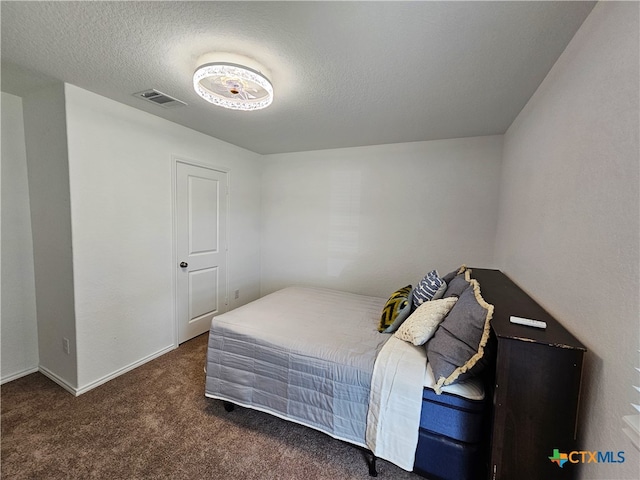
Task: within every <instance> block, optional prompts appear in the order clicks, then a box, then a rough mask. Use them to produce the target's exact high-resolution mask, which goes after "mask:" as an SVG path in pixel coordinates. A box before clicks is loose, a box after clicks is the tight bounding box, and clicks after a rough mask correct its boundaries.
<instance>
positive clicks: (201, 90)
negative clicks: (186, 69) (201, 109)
mask: <svg viewBox="0 0 640 480" xmlns="http://www.w3.org/2000/svg"><path fill="white" fill-rule="evenodd" d="M193 88H194V90H195V91H196V93H197V94H198V95H200V96H201V97H202V98H204V99H205V100H206V101H207V102H211V103H213V104H214V105H218V106H220V107H224V108H230V109H232V110H245V111H251V110H260V109H262V108H266V107H268V106H269V105H271V102H272V101H273V85H271V82H270V81H269V79H268V78H267V77H266V76H265V75H263V74H262V73H261V72H260V71H258V70H254V69H253V68H249V67H245V66H243V65H240V64H237V63H230V62H211V63H205V64H202V65H200V66H199V67H198V68H197V69H196V71H195V73H194V74H193Z"/></svg>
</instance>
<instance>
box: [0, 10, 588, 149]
mask: <svg viewBox="0 0 640 480" xmlns="http://www.w3.org/2000/svg"><path fill="white" fill-rule="evenodd" d="M593 5H594V3H593V2H564V1H560V2H537V1H534V2H6V1H3V2H2V3H1V7H0V8H1V11H0V14H1V16H2V32H1V33H2V67H3V68H2V89H3V91H7V92H9V93H14V94H17V95H24V94H26V93H28V91H29V90H30V89H34V88H38V87H40V86H42V85H43V84H45V83H46V82H47V81H49V80H50V79H58V80H62V81H65V82H68V83H71V84H74V85H77V86H79V87H81V88H85V89H87V90H90V91H93V92H96V93H98V94H100V95H104V96H106V97H109V98H112V99H114V100H117V101H119V102H122V103H125V104H128V105H131V106H133V107H135V108H138V109H140V110H144V111H147V112H149V113H153V114H155V115H158V116H160V117H163V118H166V119H168V120H171V121H174V122H176V123H179V124H182V125H185V126H188V127H190V128H193V129H195V130H198V131H201V132H204V133H206V134H209V135H212V136H214V137H216V138H219V139H222V140H225V141H227V142H230V143H233V144H235V145H239V146H242V147H244V148H247V149H249V150H253V151H255V152H258V153H263V154H266V153H279V152H293V151H305V150H317V149H326V148H335V147H347V146H361V145H376V144H384V143H397V142H411V141H421V140H433V139H443V138H456V137H467V136H476V135H490V134H500V133H504V132H505V130H506V129H507V128H508V127H509V125H510V124H511V122H512V121H513V119H514V118H515V117H516V115H517V114H518V113H519V112H520V110H521V109H522V107H523V106H524V105H525V104H526V102H527V101H528V100H529V98H530V97H531V95H532V94H533V92H534V91H535V90H536V88H537V87H538V85H539V84H540V82H541V81H542V80H543V79H544V77H545V76H546V74H547V73H548V71H549V69H550V68H551V66H552V65H553V64H554V63H555V61H556V59H557V58H558V56H559V55H560V54H561V53H562V51H563V50H564V48H565V47H566V45H567V43H568V42H569V40H570V39H571V38H572V37H573V35H574V34H575V32H576V30H577V29H578V28H579V26H580V25H581V24H582V22H583V21H584V19H585V18H586V16H587V15H588V14H589V12H590V11H591V9H592V8H593ZM209 52H230V53H235V54H240V55H244V56H248V57H251V58H253V59H255V60H256V61H257V62H259V63H261V64H263V65H265V67H267V69H268V70H269V71H270V72H271V81H272V83H273V85H274V88H275V100H274V103H273V104H272V105H271V106H270V107H268V108H267V109H264V110H261V111H257V112H239V111H229V110H224V109H221V108H218V107H214V106H212V105H210V104H208V103H207V102H205V101H204V100H202V99H200V98H199V97H198V96H197V95H196V94H195V92H194V91H193V87H192V75H193V71H194V70H195V68H196V66H197V65H196V63H197V59H198V57H199V56H200V55H202V54H205V53H209ZM25 72H27V73H28V72H38V73H39V74H42V75H35V74H33V73H32V74H30V75H28V76H27V77H26V78H25V75H24V74H25ZM148 88H155V89H157V90H160V91H162V92H164V93H166V94H168V95H171V96H173V97H176V98H178V99H180V100H182V101H185V102H187V103H188V106H186V107H180V108H175V109H163V108H161V107H159V106H156V105H152V104H148V103H147V102H145V101H143V100H141V99H138V98H135V97H133V96H132V94H133V93H136V92H139V91H141V90H145V89H148Z"/></svg>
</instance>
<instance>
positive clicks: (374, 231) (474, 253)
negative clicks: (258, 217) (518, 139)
mask: <svg viewBox="0 0 640 480" xmlns="http://www.w3.org/2000/svg"><path fill="white" fill-rule="evenodd" d="M501 151H502V136H501V135H497V136H489V137H475V138H462V139H452V140H435V141H429V142H413V143H400V144H392V145H379V146H372V147H355V148H342V149H333V150H321V151H314V152H300V153H289V154H281V155H267V156H265V157H264V159H263V176H262V257H261V263H262V268H261V291H262V293H263V294H265V293H269V292H272V291H274V290H276V289H278V288H281V287H283V286H286V285H291V284H307V285H309V284H311V285H316V286H326V287H329V288H336V289H343V290H347V291H351V292H355V293H362V294H367V295H376V296H380V297H388V296H389V294H390V293H391V292H393V291H394V290H396V289H398V288H400V287H403V286H405V285H407V284H413V285H415V284H416V283H417V282H418V281H420V279H421V278H422V277H423V276H424V275H425V274H426V273H427V272H428V271H430V270H432V269H434V268H437V269H439V271H440V272H441V273H442V274H444V273H447V272H448V271H450V270H453V269H454V268H457V267H459V266H460V264H461V263H467V264H469V265H477V266H483V267H491V266H492V265H493V245H494V241H495V230H496V222H497V207H498V187H499V181H500V162H501Z"/></svg>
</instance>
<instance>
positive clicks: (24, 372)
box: [0, 367, 38, 385]
mask: <svg viewBox="0 0 640 480" xmlns="http://www.w3.org/2000/svg"><path fill="white" fill-rule="evenodd" d="M37 371H38V367H33V368H27V369H26V370H22V371H20V372H16V373H12V374H10V375H7V376H6V377H3V378H2V379H0V385H4V384H5V383H7V382H11V381H13V380H17V379H19V378H21V377H24V376H27V375H31V374H32V373H36V372H37Z"/></svg>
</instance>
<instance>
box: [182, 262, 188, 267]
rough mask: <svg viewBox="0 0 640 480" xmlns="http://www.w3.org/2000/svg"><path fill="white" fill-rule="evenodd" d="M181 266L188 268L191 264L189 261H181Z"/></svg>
mask: <svg viewBox="0 0 640 480" xmlns="http://www.w3.org/2000/svg"><path fill="white" fill-rule="evenodd" d="M180 266H181V267H182V268H187V267H188V266H189V264H188V263H187V262H180Z"/></svg>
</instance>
